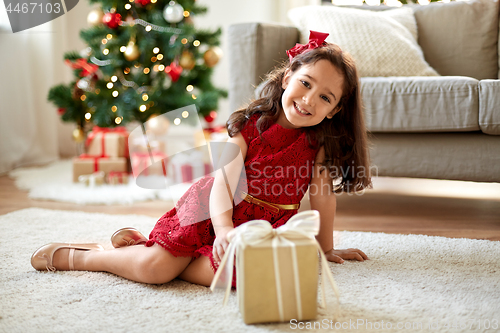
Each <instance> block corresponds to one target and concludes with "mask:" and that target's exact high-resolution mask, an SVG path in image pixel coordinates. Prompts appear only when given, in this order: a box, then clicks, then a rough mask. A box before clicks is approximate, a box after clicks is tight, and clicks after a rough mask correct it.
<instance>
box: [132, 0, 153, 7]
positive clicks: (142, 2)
mask: <svg viewBox="0 0 500 333" xmlns="http://www.w3.org/2000/svg"><path fill="white" fill-rule="evenodd" d="M135 3H138V4H140V5H141V6H147V5H149V4H150V3H151V0H135Z"/></svg>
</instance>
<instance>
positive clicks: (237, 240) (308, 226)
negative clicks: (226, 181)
mask: <svg viewBox="0 0 500 333" xmlns="http://www.w3.org/2000/svg"><path fill="white" fill-rule="evenodd" d="M318 232H319V213H318V211H316V210H308V211H304V212H301V213H298V214H296V215H294V216H293V217H292V218H291V219H290V220H288V222H287V223H286V224H284V225H282V226H281V227H279V228H276V229H274V228H273V227H272V226H271V224H270V223H269V222H267V221H264V220H253V221H249V222H246V223H243V224H242V225H240V226H238V227H237V228H235V230H234V236H233V237H232V239H231V241H230V243H229V245H228V247H227V248H226V253H225V254H224V257H223V258H222V261H221V263H220V266H219V269H218V270H217V272H216V273H215V276H214V279H213V281H212V284H211V285H210V289H211V290H212V291H214V289H215V288H225V289H226V292H225V295H224V301H223V304H224V305H226V303H227V301H228V297H229V293H230V291H231V282H232V280H233V266H234V257H235V253H236V250H237V249H244V248H245V247H246V246H254V245H256V244H258V243H261V242H263V241H265V240H267V239H271V240H272V246H273V251H274V261H275V264H274V269H275V274H276V284H277V293H278V295H277V296H278V309H279V312H280V317H282V318H283V306H282V304H281V288H280V281H279V265H278V263H277V261H278V259H277V247H278V244H279V243H280V242H281V243H283V242H285V243H287V244H289V245H290V246H292V255H293V257H294V260H293V268H294V275H295V288H296V297H297V310H298V314H299V316H298V317H301V308H300V304H301V302H300V286H299V281H298V267H297V260H296V253H295V243H293V242H290V241H289V240H290V239H301V238H302V239H303V238H308V239H311V240H313V241H314V243H315V244H316V247H317V248H318V251H319V253H320V257H321V269H322V273H321V275H322V277H323V283H322V288H321V291H322V302H321V305H322V306H323V307H325V306H326V301H325V300H326V294H325V284H326V279H327V278H328V280H329V282H330V285H331V286H332V289H333V291H334V292H335V295H336V297H337V301H338V299H339V291H338V288H337V285H336V284H335V281H334V279H333V276H332V273H331V272H330V270H329V269H328V262H327V260H326V258H325V255H324V253H323V250H322V249H321V247H320V245H319V243H318V242H317V241H316V238H315V236H316V235H317V234H318ZM299 320H300V319H299Z"/></svg>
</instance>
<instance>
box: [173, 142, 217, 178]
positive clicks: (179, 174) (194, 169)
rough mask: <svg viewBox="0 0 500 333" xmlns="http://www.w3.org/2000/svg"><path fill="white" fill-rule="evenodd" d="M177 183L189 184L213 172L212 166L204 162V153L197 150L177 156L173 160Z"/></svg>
mask: <svg viewBox="0 0 500 333" xmlns="http://www.w3.org/2000/svg"><path fill="white" fill-rule="evenodd" d="M171 164H172V169H173V171H174V175H173V176H174V180H175V182H176V183H179V184H180V183H189V182H191V181H193V179H199V178H202V177H204V176H206V175H208V174H210V172H211V166H210V164H208V163H205V162H204V161H203V153H202V152H200V151H197V150H193V151H191V152H190V153H189V152H182V153H178V154H175V155H174V156H173V157H172V160H171Z"/></svg>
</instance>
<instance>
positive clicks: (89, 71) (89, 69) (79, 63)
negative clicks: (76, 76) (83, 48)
mask: <svg viewBox="0 0 500 333" xmlns="http://www.w3.org/2000/svg"><path fill="white" fill-rule="evenodd" d="M66 65H68V66H70V67H71V68H73V69H81V70H82V71H81V72H80V76H81V77H85V76H88V75H92V78H94V77H95V76H96V74H95V73H96V72H97V70H98V69H99V66H97V65H94V64H89V63H88V62H87V60H86V59H84V58H80V59H76V60H75V61H73V62H72V61H70V60H69V59H66Z"/></svg>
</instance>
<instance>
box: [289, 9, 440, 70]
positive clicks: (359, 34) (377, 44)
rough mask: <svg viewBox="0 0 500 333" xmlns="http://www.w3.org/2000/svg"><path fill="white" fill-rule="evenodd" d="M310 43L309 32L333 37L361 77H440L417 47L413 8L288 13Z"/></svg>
mask: <svg viewBox="0 0 500 333" xmlns="http://www.w3.org/2000/svg"><path fill="white" fill-rule="evenodd" d="M288 16H289V17H290V19H291V21H292V22H293V24H294V25H295V26H296V27H297V28H298V29H299V30H300V32H301V42H302V43H306V42H307V39H308V37H309V30H315V31H321V32H326V33H329V34H330V36H328V38H327V39H326V41H327V42H330V43H336V44H338V45H340V46H341V47H342V48H343V49H344V50H346V51H347V52H349V53H350V54H351V55H352V56H353V57H354V59H355V60H356V65H357V67H358V71H359V75H360V76H365V77H366V76H420V75H422V76H424V75H425V76H437V75H438V73H437V72H436V71H435V70H434V69H432V68H431V67H430V66H429V64H428V63H427V62H426V61H425V59H424V55H423V53H422V50H421V49H420V46H419V45H418V44H417V40H416V36H417V29H416V28H417V25H416V21H415V17H414V14H413V10H412V9H411V8H399V9H393V10H388V11H383V12H372V11H369V10H361V9H354V8H341V7H336V6H306V7H298V8H294V9H292V10H290V11H289V12H288Z"/></svg>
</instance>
